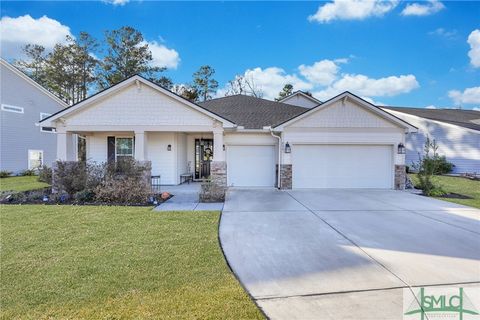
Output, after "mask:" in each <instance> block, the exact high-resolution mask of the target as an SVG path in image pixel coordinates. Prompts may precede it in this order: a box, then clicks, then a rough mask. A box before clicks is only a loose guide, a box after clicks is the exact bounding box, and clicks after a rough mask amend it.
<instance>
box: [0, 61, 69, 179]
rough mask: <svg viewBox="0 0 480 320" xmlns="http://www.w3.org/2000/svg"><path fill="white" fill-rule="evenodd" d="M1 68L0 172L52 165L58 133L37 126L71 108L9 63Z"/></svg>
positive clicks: (5, 63) (2, 64)
mask: <svg viewBox="0 0 480 320" xmlns="http://www.w3.org/2000/svg"><path fill="white" fill-rule="evenodd" d="M0 65H1V73H0V85H1V95H0V96H1V111H0V115H1V116H0V118H1V125H0V170H2V171H3V170H6V171H10V172H13V173H18V172H20V171H23V170H25V169H35V168H37V167H39V166H41V165H43V164H44V163H45V164H51V163H52V161H54V160H55V158H56V151H57V150H56V141H57V139H56V135H55V130H54V129H53V128H51V127H48V126H37V125H36V123H38V121H39V120H41V119H44V118H46V117H48V116H50V115H51V114H54V113H56V112H58V111H60V110H62V109H64V108H65V107H67V105H66V104H65V103H64V102H63V101H62V100H60V99H59V98H57V97H56V96H55V95H53V94H52V93H50V92H49V91H47V90H46V89H45V88H43V87H42V86H41V85H39V84H38V83H36V82H35V81H33V80H32V79H30V78H29V77H28V76H27V75H25V74H24V73H22V72H21V71H20V70H18V69H17V68H15V67H14V66H12V65H11V64H9V63H8V62H6V61H5V60H3V59H0Z"/></svg>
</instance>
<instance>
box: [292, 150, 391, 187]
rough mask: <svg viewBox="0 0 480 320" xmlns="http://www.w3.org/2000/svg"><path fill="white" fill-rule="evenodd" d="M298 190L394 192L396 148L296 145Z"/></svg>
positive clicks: (294, 174)
mask: <svg viewBox="0 0 480 320" xmlns="http://www.w3.org/2000/svg"><path fill="white" fill-rule="evenodd" d="M292 158H293V187H294V188H382V189H390V188H392V174H393V168H392V148H391V146H388V145H385V146H383V145H382V146H377V145H294V146H293V153H292Z"/></svg>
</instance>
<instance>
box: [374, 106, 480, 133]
mask: <svg viewBox="0 0 480 320" xmlns="http://www.w3.org/2000/svg"><path fill="white" fill-rule="evenodd" d="M382 108H385V109H387V110H388V109H390V110H394V111H398V112H403V113H407V114H411V115H414V116H417V117H422V118H426V119H430V120H436V121H440V122H445V123H450V124H454V125H457V126H460V127H464V128H468V129H473V130H479V131H480V111H474V110H462V109H425V108H405V107H382Z"/></svg>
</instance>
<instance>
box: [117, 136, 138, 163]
mask: <svg viewBox="0 0 480 320" xmlns="http://www.w3.org/2000/svg"><path fill="white" fill-rule="evenodd" d="M133 151H134V148H133V138H116V143H115V156H116V158H117V160H121V159H122V158H128V157H132V158H133Z"/></svg>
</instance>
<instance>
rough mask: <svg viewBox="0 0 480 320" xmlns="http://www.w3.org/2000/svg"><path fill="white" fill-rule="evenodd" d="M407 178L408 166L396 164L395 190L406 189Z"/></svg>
mask: <svg viewBox="0 0 480 320" xmlns="http://www.w3.org/2000/svg"><path fill="white" fill-rule="evenodd" d="M406 179H407V171H406V166H405V165H401V164H396V165H395V190H405V182H406Z"/></svg>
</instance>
